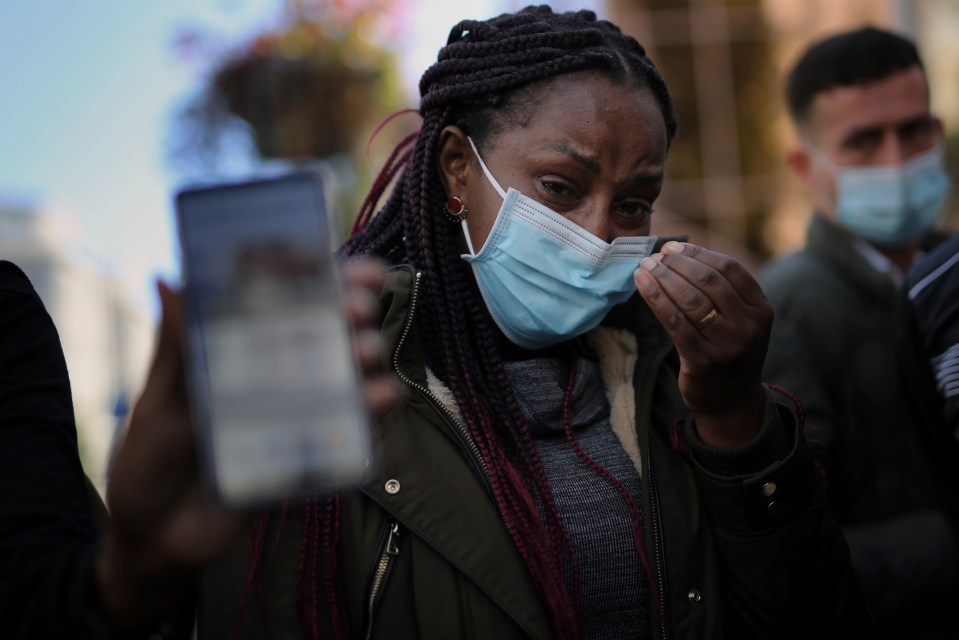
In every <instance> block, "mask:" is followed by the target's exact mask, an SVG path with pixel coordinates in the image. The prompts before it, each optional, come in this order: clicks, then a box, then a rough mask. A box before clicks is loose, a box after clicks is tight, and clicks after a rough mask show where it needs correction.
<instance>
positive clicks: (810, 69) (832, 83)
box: [786, 27, 923, 124]
mask: <svg viewBox="0 0 959 640" xmlns="http://www.w3.org/2000/svg"><path fill="white" fill-rule="evenodd" d="M914 66H918V67H919V68H920V69H922V68H923V64H922V60H921V59H920V57H919V52H918V51H917V50H916V45H915V44H913V42H912V41H911V40H908V39H906V38H904V37H902V36H900V35H897V34H895V33H892V32H890V31H885V30H882V29H877V28H875V27H862V28H860V29H856V30H854V31H845V32H843V33H840V34H837V35H834V36H831V37H829V38H826V39H825V40H820V41H819V42H817V43H815V44H813V45H812V46H811V47H809V48H808V49H807V50H806V52H805V53H804V54H803V56H802V57H801V58H800V59H799V62H797V63H796V66H795V67H793V70H792V72H790V74H789V77H788V78H787V80H786V105H787V106H788V108H789V114H790V115H791V116H792V118H793V120H794V121H795V122H796V123H799V124H801V123H804V122H805V121H806V119H807V117H808V116H809V109H810V107H811V105H812V102H813V99H814V98H815V97H816V94H819V93H822V92H823V91H828V90H829V89H832V88H834V87H848V86H853V85H861V84H868V83H870V82H875V81H877V80H883V79H884V78H887V77H888V76H890V75H892V74H893V73H895V72H897V71H903V70H905V69H908V68H910V67H914Z"/></svg>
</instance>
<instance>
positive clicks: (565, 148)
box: [549, 144, 601, 175]
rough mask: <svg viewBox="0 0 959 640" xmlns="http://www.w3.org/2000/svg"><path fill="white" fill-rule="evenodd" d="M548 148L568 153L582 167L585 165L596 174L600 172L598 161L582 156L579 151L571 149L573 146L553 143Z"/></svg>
mask: <svg viewBox="0 0 959 640" xmlns="http://www.w3.org/2000/svg"><path fill="white" fill-rule="evenodd" d="M549 148H550V149H555V150H556V151H559V152H560V153H565V154H566V155H568V156H569V157H570V158H572V159H573V160H575V161H576V162H578V163H580V164H581V165H583V166H584V167H586V168H587V169H589V170H590V171H592V172H593V173H595V174H596V175H599V174H600V170H601V168H600V166H599V163H598V162H596V161H595V160H592V159H590V158H587V157H586V156H584V155H583V154H581V153H580V152H578V151H576V150H575V149H573V148H572V147H570V146H569V145H565V144H554V145H550V147H549Z"/></svg>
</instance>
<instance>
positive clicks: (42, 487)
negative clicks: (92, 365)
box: [0, 262, 97, 639]
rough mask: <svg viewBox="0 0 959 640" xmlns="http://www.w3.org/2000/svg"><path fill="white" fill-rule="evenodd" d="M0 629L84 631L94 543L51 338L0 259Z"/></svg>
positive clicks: (24, 288) (34, 299)
mask: <svg viewBox="0 0 959 640" xmlns="http://www.w3.org/2000/svg"><path fill="white" fill-rule="evenodd" d="M0 486H2V488H3V489H2V494H0V495H2V497H0V501H2V505H0V629H2V630H3V631H2V634H0V635H2V636H3V637H4V638H16V639H19V638H23V639H27V638H31V639H32V638H75V637H81V638H83V637H87V634H86V633H84V632H83V628H84V623H83V621H82V617H83V616H84V613H83V611H84V606H85V603H86V600H87V599H88V597H89V593H90V588H89V587H90V576H91V563H92V558H93V553H94V548H95V544H96V538H97V530H96V524H95V521H94V518H93V515H92V511H91V502H90V498H91V496H90V495H89V493H88V488H87V482H86V478H85V476H84V473H83V469H82V468H81V465H80V457H79V452H78V450H77V434H76V427H75V424H74V417H73V403H72V399H71V395H70V381H69V378H68V376H67V368H66V364H65V362H64V358H63V352H62V350H61V347H60V339H59V336H58V335H57V331H56V329H55V327H54V325H53V322H52V320H51V319H50V316H49V315H48V314H47V312H46V310H45V308H44V306H43V304H42V302H41V301H40V299H39V297H38V296H37V294H36V293H35V292H34V290H33V288H32V286H31V285H30V283H29V281H28V280H27V279H26V276H24V275H23V274H22V272H20V270H19V269H17V268H16V267H15V266H13V265H12V264H10V263H8V262H0Z"/></svg>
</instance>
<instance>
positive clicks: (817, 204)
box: [760, 27, 959, 638]
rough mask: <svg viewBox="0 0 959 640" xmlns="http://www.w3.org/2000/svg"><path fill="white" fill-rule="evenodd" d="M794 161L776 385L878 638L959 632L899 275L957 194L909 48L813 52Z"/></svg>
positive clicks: (776, 329)
mask: <svg viewBox="0 0 959 640" xmlns="http://www.w3.org/2000/svg"><path fill="white" fill-rule="evenodd" d="M786 100H787V104H788V107H789V113H790V116H791V118H792V120H793V123H794V124H795V126H796V129H797V132H798V137H799V144H798V145H797V146H796V148H795V149H793V150H791V151H790V152H789V154H788V157H787V160H788V163H789V166H790V168H791V169H792V171H793V173H794V174H795V175H796V177H797V178H798V179H799V181H800V182H801V183H802V185H803V186H804V188H805V189H806V191H807V192H808V194H809V196H810V198H811V200H812V203H813V208H814V209H813V212H814V215H813V217H812V220H811V222H810V224H809V228H808V231H807V237H806V245H805V247H804V248H803V249H802V250H800V251H798V252H796V253H794V254H791V255H789V256H786V257H783V258H781V259H778V260H775V261H773V262H772V263H770V264H769V265H767V267H766V268H765V269H764V270H763V272H762V273H761V274H760V283H761V284H762V286H763V288H764V290H765V291H766V294H767V295H768V296H769V298H770V300H771V302H772V304H773V307H774V309H775V312H776V320H775V322H774V326H773V336H772V341H771V343H770V351H769V355H768V358H767V368H766V371H765V376H766V380H767V381H768V382H771V383H776V384H780V385H782V386H785V387H787V388H789V389H791V390H792V391H794V392H795V393H797V394H798V396H799V398H800V400H801V401H802V403H803V404H804V406H805V409H806V420H807V438H808V439H809V440H810V443H811V445H812V447H813V449H814V450H815V451H817V452H818V454H819V459H820V462H821V464H822V465H823V467H824V469H825V471H826V479H827V492H828V495H829V499H830V502H831V505H832V507H833V509H834V516H835V517H836V519H837V521H838V522H839V523H840V525H841V526H842V527H843V530H844V532H845V534H846V538H847V540H848V541H849V546H850V550H851V551H852V557H853V564H854V565H855V568H856V570H857V572H858V574H859V577H860V579H861V581H862V583H863V587H864V589H865V592H866V594H867V598H868V599H869V601H870V604H871V606H872V610H873V615H874V617H875V618H876V620H877V622H879V624H880V628H883V629H884V630H885V631H886V632H887V634H888V636H889V637H893V638H938V637H947V635H948V634H954V633H955V625H954V624H950V622H951V621H949V620H945V619H944V618H946V617H952V615H953V614H952V607H951V600H952V599H953V598H955V596H956V594H957V593H959V586H957V585H959V542H957V536H956V530H955V529H954V525H953V523H952V521H951V520H950V514H949V513H948V509H947V508H946V507H945V506H944V505H945V504H946V502H945V501H944V498H943V497H942V496H941V495H940V492H941V490H942V487H940V486H939V485H938V483H937V482H935V478H934V476H933V474H932V473H931V470H930V465H929V463H928V458H927V454H926V453H925V452H924V450H923V448H922V447H921V445H920V441H919V438H918V437H917V433H916V429H917V428H916V421H917V416H915V415H914V413H913V412H912V411H910V408H909V403H908V401H907V399H906V395H905V392H904V390H903V388H902V385H901V384H900V380H899V374H898V369H897V364H896V356H895V346H894V345H895V335H896V325H895V315H896V311H895V310H896V302H897V300H898V291H899V288H900V287H901V285H902V282H903V276H904V273H905V272H906V270H907V269H908V268H909V267H910V265H911V264H912V263H913V261H914V260H915V259H916V257H917V255H918V254H919V247H920V241H921V240H922V239H923V237H924V236H925V235H926V234H928V233H929V232H931V231H932V230H933V228H934V224H935V222H936V218H937V216H938V213H939V209H940V208H941V206H942V203H943V201H944V199H945V197H946V195H947V192H948V190H949V180H948V178H947V176H946V173H945V170H944V168H943V133H942V124H941V122H940V120H939V119H938V118H936V117H935V116H934V115H933V114H932V113H931V112H930V107H929V87H928V84H927V80H926V75H925V71H924V68H923V64H922V61H921V59H920V57H919V54H918V52H917V50H916V47H915V46H914V45H913V43H912V42H910V41H908V40H906V39H904V38H902V37H900V36H898V35H896V34H893V33H890V32H888V31H883V30H879V29H875V28H872V27H866V28H862V29H857V30H855V31H850V32H846V33H841V34H839V35H836V36H833V37H830V38H828V39H825V40H823V41H821V42H818V43H816V44H814V45H813V46H812V47H810V48H809V49H808V50H807V51H806V52H805V53H804V54H803V55H802V56H801V58H800V60H799V61H798V63H797V64H796V66H795V67H794V68H793V70H792V71H791V73H790V74H789V76H788V80H787V86H786Z"/></svg>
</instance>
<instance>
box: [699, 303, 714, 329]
mask: <svg viewBox="0 0 959 640" xmlns="http://www.w3.org/2000/svg"><path fill="white" fill-rule="evenodd" d="M718 317H719V311H718V310H717V309H716V307H713V308H712V309H710V310H709V313H707V314H706V315H705V316H703V319H702V320H700V321H699V322H697V323H696V326H697V327H699V330H700V331H703V330H704V329H705V328H706V327H708V326H709V325H711V324H712V323H713V322H715V321H716V318H718Z"/></svg>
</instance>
